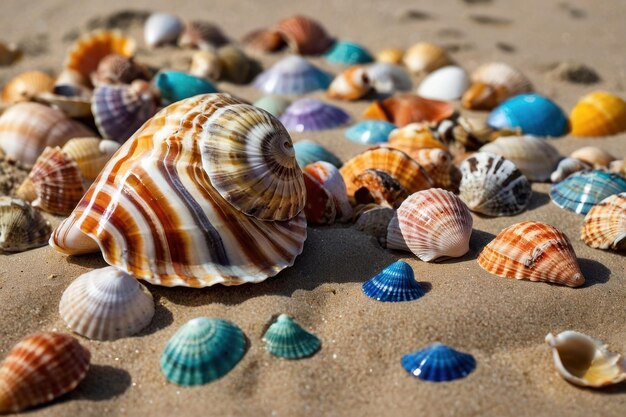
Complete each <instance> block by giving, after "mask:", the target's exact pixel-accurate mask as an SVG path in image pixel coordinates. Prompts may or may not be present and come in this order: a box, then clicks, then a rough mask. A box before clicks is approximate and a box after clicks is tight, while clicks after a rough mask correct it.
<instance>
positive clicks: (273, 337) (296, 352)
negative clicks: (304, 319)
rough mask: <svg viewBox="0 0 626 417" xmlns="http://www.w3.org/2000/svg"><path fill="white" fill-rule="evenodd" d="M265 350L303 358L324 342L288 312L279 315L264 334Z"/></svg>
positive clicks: (291, 357)
mask: <svg viewBox="0 0 626 417" xmlns="http://www.w3.org/2000/svg"><path fill="white" fill-rule="evenodd" d="M263 342H264V343H265V350H267V351H268V352H269V353H271V354H272V355H274V356H278V357H280V358H286V359H302V358H306V357H309V356H312V355H313V354H314V353H315V352H317V351H318V350H319V349H320V347H321V345H322V342H321V341H320V339H319V338H318V337H317V336H315V335H314V334H313V333H309V332H307V331H306V330H304V329H303V328H302V327H301V326H300V325H299V324H298V323H296V322H295V321H294V319H293V318H292V317H290V316H288V315H286V314H281V315H280V316H278V318H277V319H276V321H275V322H274V323H272V324H271V325H270V326H269V327H268V328H267V330H266V331H265V334H264V335H263Z"/></svg>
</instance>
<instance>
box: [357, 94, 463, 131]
mask: <svg viewBox="0 0 626 417" xmlns="http://www.w3.org/2000/svg"><path fill="white" fill-rule="evenodd" d="M453 114H454V106H453V105H452V104H450V103H447V102H444V101H439V100H430V99H427V98H423V97H419V96H416V95H414V94H400V95H397V96H394V97H390V98H388V99H385V100H383V101H375V102H374V103H372V104H371V105H370V106H369V107H367V108H366V109H365V111H364V112H363V116H364V117H365V118H367V119H375V120H386V121H388V122H391V123H393V124H395V125H396V126H399V127H403V126H406V125H408V124H409V123H416V122H434V123H436V122H440V121H442V120H444V119H447V118H449V117H451V116H452V115H453Z"/></svg>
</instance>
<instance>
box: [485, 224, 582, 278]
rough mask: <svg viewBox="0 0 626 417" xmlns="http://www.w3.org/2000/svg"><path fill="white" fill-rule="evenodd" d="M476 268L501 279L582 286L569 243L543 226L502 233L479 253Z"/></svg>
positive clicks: (512, 228)
mask: <svg viewBox="0 0 626 417" xmlns="http://www.w3.org/2000/svg"><path fill="white" fill-rule="evenodd" d="M478 264H479V265H480V266H481V267H482V268H483V269H484V270H485V271H487V272H489V273H491V274H494V275H498V276H500V277H504V278H515V279H526V280H529V281H544V282H549V283H553V284H561V285H567V286H569V287H579V286H581V285H583V284H584V283H585V278H584V277H583V274H582V272H581V271H580V268H579V267H578V262H577V260H576V254H575V253H574V249H573V248H572V245H571V243H570V241H569V239H568V238H567V236H565V234H563V233H562V232H561V231H559V230H558V229H556V228H555V227H553V226H550V225H549V224H546V223H540V222H532V221H529V222H521V223H517V224H514V225H512V226H509V227H507V228H506V229H504V230H502V231H501V232H500V233H499V234H498V236H496V238H495V239H494V240H492V241H491V242H490V243H489V244H488V245H487V246H486V247H485V248H484V249H483V251H482V252H481V253H480V255H479V256H478Z"/></svg>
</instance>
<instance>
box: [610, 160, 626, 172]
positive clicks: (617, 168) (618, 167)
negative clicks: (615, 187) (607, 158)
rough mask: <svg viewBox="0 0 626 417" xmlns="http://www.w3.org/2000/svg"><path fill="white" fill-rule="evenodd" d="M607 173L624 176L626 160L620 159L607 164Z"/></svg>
mask: <svg viewBox="0 0 626 417" xmlns="http://www.w3.org/2000/svg"><path fill="white" fill-rule="evenodd" d="M609 171H611V172H615V173H616V174H621V175H623V176H626V160H624V159H620V160H617V161H612V162H611V163H610V164H609Z"/></svg>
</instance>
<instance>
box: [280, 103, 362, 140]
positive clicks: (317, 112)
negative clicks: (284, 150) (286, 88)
mask: <svg viewBox="0 0 626 417" xmlns="http://www.w3.org/2000/svg"><path fill="white" fill-rule="evenodd" d="M280 121H281V123H282V124H283V125H285V127H286V128H287V130H289V131H292V132H306V131H310V130H326V129H332V128H335V127H339V126H341V125H344V124H346V123H348V122H349V121H350V115H349V114H348V113H346V112H345V111H343V110H342V109H340V108H339V107H336V106H333V105H330V104H327V103H324V102H323V101H320V100H317V99H314V98H301V99H300V100H296V101H294V102H293V103H291V105H290V106H289V107H287V109H286V110H285V112H284V113H283V114H282V115H281V116H280Z"/></svg>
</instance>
